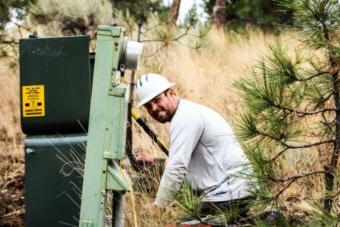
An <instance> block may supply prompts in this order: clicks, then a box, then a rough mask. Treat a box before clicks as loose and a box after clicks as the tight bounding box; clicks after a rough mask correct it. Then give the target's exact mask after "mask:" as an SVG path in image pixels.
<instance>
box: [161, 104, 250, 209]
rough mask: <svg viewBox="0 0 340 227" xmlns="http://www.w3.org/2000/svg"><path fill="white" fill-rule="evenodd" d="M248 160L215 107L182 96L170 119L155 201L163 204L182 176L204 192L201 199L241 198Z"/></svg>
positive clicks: (246, 183)
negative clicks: (167, 153)
mask: <svg viewBox="0 0 340 227" xmlns="http://www.w3.org/2000/svg"><path fill="white" fill-rule="evenodd" d="M248 163H249V161H248V159H247V157H246V156H245V154H244V152H243V150H242V148H241V146H240V144H239V143H238V141H237V140H236V138H235V136H234V133H233V131H232V129H231V127H230V126H229V124H228V123H227V122H226V121H225V120H224V119H223V118H222V116H221V115H219V114H218V113H216V112H215V111H213V110H211V109H209V108H207V107H205V106H202V105H199V104H196V103H193V102H190V101H188V100H184V99H181V100H180V101H179V104H178V107H177V110H176V113H175V114H174V116H173V118H172V120H171V123H170V149H169V158H168V160H167V164H166V167H165V170H164V173H163V176H162V179H161V182H160V186H159V189H158V192H157V196H156V200H155V205H157V206H159V207H166V206H167V205H168V204H169V202H170V201H171V195H172V193H173V192H174V191H177V190H178V189H179V186H180V184H181V183H182V181H183V180H184V178H187V179H189V180H190V181H191V182H194V183H195V184H193V187H194V189H196V190H200V191H202V192H203V201H209V202H217V201H228V200H233V199H238V198H243V197H246V196H248V195H250V193H249V192H248V185H249V183H248V180H247V179H246V177H245V176H244V175H242V174H239V172H240V171H243V173H244V166H245V165H246V164H248Z"/></svg>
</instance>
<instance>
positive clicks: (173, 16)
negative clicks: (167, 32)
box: [170, 0, 181, 24]
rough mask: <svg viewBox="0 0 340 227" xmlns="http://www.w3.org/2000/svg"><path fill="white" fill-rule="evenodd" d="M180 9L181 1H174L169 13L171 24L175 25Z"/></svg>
mask: <svg viewBox="0 0 340 227" xmlns="http://www.w3.org/2000/svg"><path fill="white" fill-rule="evenodd" d="M180 7H181V0H174V1H173V2H172V4H171V10H170V11H171V21H172V23H173V24H176V21H177V18H178V15H179V9H180Z"/></svg>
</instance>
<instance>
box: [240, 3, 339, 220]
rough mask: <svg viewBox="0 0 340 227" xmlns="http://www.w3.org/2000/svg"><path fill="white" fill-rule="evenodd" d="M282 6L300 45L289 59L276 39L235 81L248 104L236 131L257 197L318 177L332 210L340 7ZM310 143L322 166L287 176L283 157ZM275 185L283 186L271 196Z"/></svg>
mask: <svg viewBox="0 0 340 227" xmlns="http://www.w3.org/2000/svg"><path fill="white" fill-rule="evenodd" d="M285 6H288V7H289V9H290V10H294V11H295V20H296V26H297V28H298V29H299V31H300V34H301V41H302V46H301V49H299V50H297V51H296V56H295V58H292V57H289V56H288V54H287V52H286V51H285V50H284V48H283V47H282V46H281V45H280V44H279V43H277V44H276V45H272V46H270V52H269V54H268V55H267V56H266V57H265V58H264V60H262V61H260V62H259V63H258V65H257V66H256V67H255V68H254V73H253V77H252V78H249V79H243V80H240V81H238V83H237V85H238V87H239V88H240V89H241V91H242V92H243V100H244V102H245V112H244V114H243V115H242V117H241V118H240V121H239V130H238V135H239V138H240V139H241V140H242V142H243V144H244V145H245V147H246V148H247V150H248V151H249V152H248V153H249V156H250V157H251V160H252V163H253V165H254V170H255V171H254V175H255V176H256V178H257V179H258V183H259V185H260V186H259V187H258V188H257V189H256V191H255V194H256V195H257V196H258V198H260V199H259V201H262V202H265V203H267V202H273V201H277V199H279V198H280V197H281V196H282V195H283V193H284V192H285V191H286V190H287V189H288V188H289V187H290V186H291V185H292V184H293V183H298V182H300V183H301V182H302V181H303V180H305V179H306V178H308V177H310V176H312V175H322V176H324V177H323V178H324V183H325V186H324V188H325V196H324V198H322V201H323V202H322V207H323V210H324V211H325V212H326V213H329V212H330V211H331V210H332V207H334V206H333V205H334V201H335V199H337V200H338V199H339V194H340V190H339V161H338V159H339V151H340V96H339V95H340V93H339V89H340V74H339V64H340V37H339V34H340V26H339V24H340V5H339V3H338V2H337V1H335V0H297V1H294V2H289V3H287V4H286V5H285ZM307 47H308V48H310V49H308V52H307V54H306V52H303V51H306V49H307ZM313 149H314V150H317V151H318V152H319V160H323V163H322V165H324V168H317V167H315V165H314V166H313V165H312V166H310V167H309V169H300V170H298V171H299V172H297V173H295V174H294V175H288V176H284V174H283V173H282V168H281V166H282V165H283V164H284V163H286V164H287V165H293V164H292V162H290V160H292V157H294V155H295V154H297V153H301V152H305V153H307V154H308V152H312V151H313ZM307 156H308V155H306V156H305V157H307ZM300 161H304V160H300ZM318 164H319V163H318ZM275 187H279V188H280V189H279V190H278V192H277V193H275V194H271V196H269V195H270V193H269V194H268V192H269V191H270V189H272V188H275ZM276 191H277V190H276ZM337 206H338V205H337ZM337 220H339V217H337Z"/></svg>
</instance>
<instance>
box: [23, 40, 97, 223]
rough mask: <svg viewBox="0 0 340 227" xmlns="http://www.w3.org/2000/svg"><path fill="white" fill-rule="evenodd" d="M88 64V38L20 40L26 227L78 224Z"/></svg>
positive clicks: (89, 76)
mask: <svg viewBox="0 0 340 227" xmlns="http://www.w3.org/2000/svg"><path fill="white" fill-rule="evenodd" d="M93 61H94V55H93V54H89V38H88V37H87V36H75V37H59V38H30V39H22V40H20V88H21V91H20V97H21V99H20V100H21V125H22V131H23V132H24V133H25V134H26V139H25V148H24V150H25V204H26V215H25V226H27V227H46V226H48V227H54V226H78V222H79V212H80V206H81V204H80V202H81V189H82V182H83V178H82V172H81V171H83V165H84V162H85V151H86V142H87V141H86V140H87V135H86V131H87V128H88V119H89V111H90V100H91V87H92V73H91V72H93ZM91 63H92V64H91ZM91 66H92V67H91Z"/></svg>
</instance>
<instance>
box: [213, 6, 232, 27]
mask: <svg viewBox="0 0 340 227" xmlns="http://www.w3.org/2000/svg"><path fill="white" fill-rule="evenodd" d="M229 3H230V2H229V1H228V4H229ZM212 14H213V16H212V17H213V23H214V24H215V25H216V27H217V28H220V27H222V26H223V25H224V23H225V20H226V1H225V0H216V1H215V5H214V8H213V13H212Z"/></svg>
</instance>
